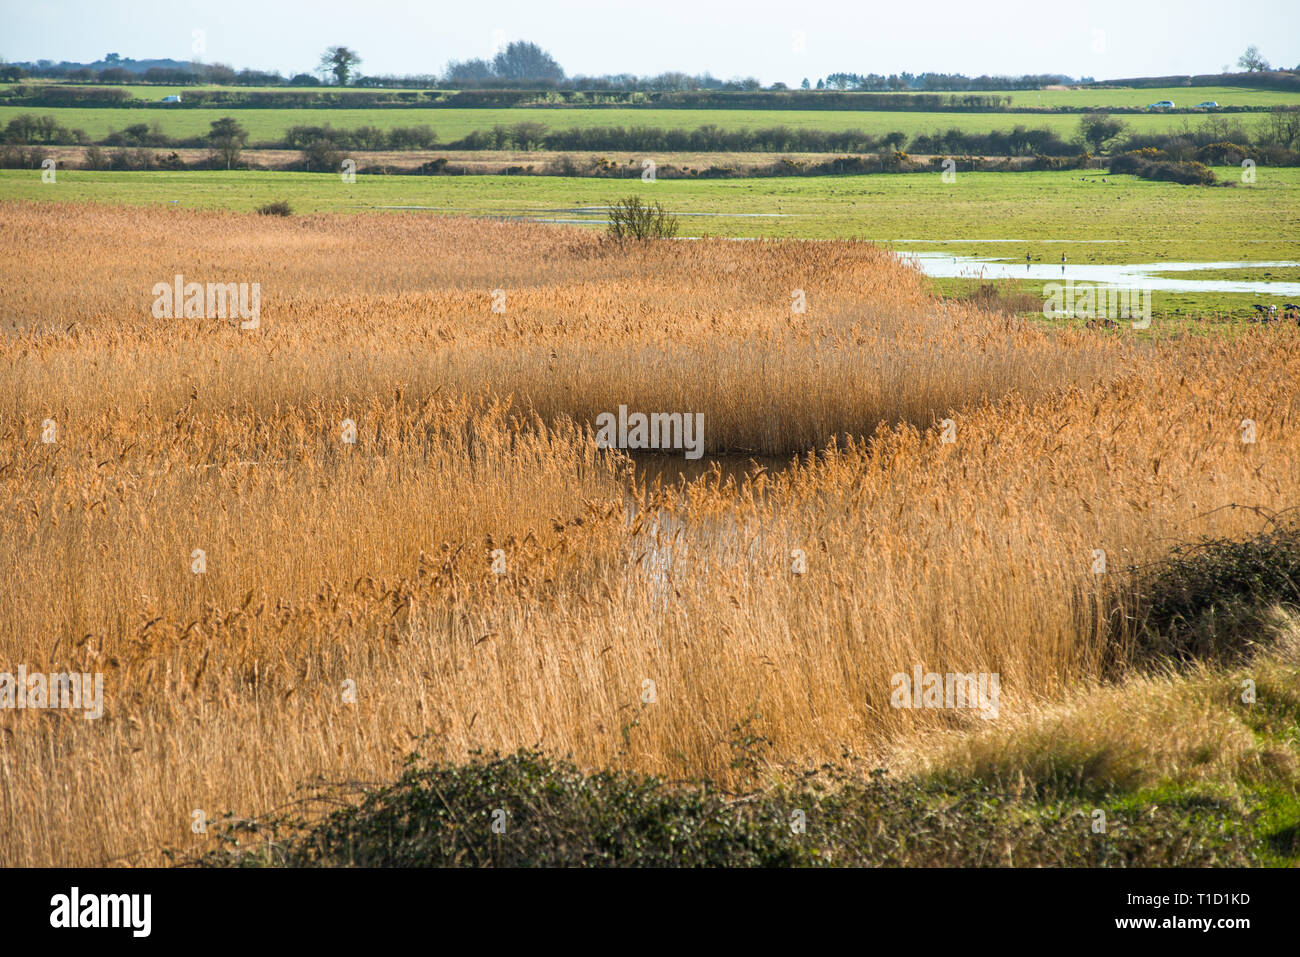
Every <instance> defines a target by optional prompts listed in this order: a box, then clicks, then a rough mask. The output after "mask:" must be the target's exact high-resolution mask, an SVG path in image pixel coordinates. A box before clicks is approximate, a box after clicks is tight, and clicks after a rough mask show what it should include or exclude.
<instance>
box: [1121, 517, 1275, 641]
mask: <svg viewBox="0 0 1300 957" xmlns="http://www.w3.org/2000/svg"><path fill="white" fill-rule="evenodd" d="M1136 580H1137V585H1136V588H1135V594H1136V600H1137V608H1138V612H1137V623H1138V635H1139V646H1140V648H1141V649H1142V650H1143V651H1144V652H1146V653H1148V654H1151V655H1153V656H1155V657H1170V658H1174V659H1178V660H1186V659H1191V658H1211V659H1234V658H1237V657H1241V656H1244V655H1245V654H1246V653H1247V652H1248V651H1249V649H1250V647H1251V646H1253V645H1254V644H1256V643H1258V642H1259V641H1260V640H1261V639H1262V638H1263V636H1265V635H1266V634H1267V633H1268V632H1267V630H1266V629H1264V628H1261V623H1262V621H1263V620H1264V616H1265V615H1267V614H1268V613H1269V612H1270V610H1271V609H1273V608H1275V607H1278V606H1281V607H1283V608H1284V609H1289V610H1290V611H1292V612H1300V527H1298V526H1296V525H1280V526H1276V527H1273V528H1271V529H1270V530H1267V531H1265V532H1262V533H1260V534H1258V535H1255V536H1253V537H1251V538H1246V539H1242V540H1236V541H1233V540H1225V539H1210V540H1205V541H1201V542H1196V543H1194V544H1189V545H1180V546H1177V547H1175V548H1174V549H1173V550H1172V551H1171V552H1170V554H1169V556H1168V557H1167V558H1165V559H1164V560H1163V561H1161V562H1158V563H1157V564H1155V565H1154V566H1151V567H1149V568H1145V569H1140V570H1138V572H1137V576H1136Z"/></svg>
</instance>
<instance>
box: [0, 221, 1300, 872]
mask: <svg viewBox="0 0 1300 957" xmlns="http://www.w3.org/2000/svg"><path fill="white" fill-rule="evenodd" d="M0 228H2V229H3V231H4V234H5V235H6V236H7V237H9V242H7V244H6V246H7V253H6V255H5V257H4V258H3V260H0V289H2V290H3V304H2V306H0V589H2V590H3V591H2V592H0V671H10V672H12V671H13V670H14V669H15V668H16V667H17V666H18V665H20V664H21V665H23V666H24V667H25V668H26V669H27V670H28V671H29V672H35V671H43V672H51V673H53V672H59V671H76V672H86V673H102V674H103V675H104V688H105V701H104V715H103V717H102V718H100V719H99V720H94V721H87V720H84V719H83V718H82V716H81V715H80V714H78V713H76V712H73V711H59V710H45V711H40V710H23V711H17V710H5V711H0V864H5V865H17V864H63V865H86V864H95V863H132V864H144V863H156V862H159V861H160V860H163V858H162V856H161V852H162V850H163V849H165V848H173V849H179V850H181V851H183V852H188V851H195V850H200V849H202V848H203V847H205V846H207V842H209V841H210V840H211V838H210V837H208V836H205V835H201V834H195V833H194V832H193V830H192V828H191V824H192V821H193V812H194V811H196V810H202V811H203V812H204V813H205V815H206V816H207V817H208V818H214V817H217V816H219V815H220V814H221V813H223V812H225V811H227V810H233V811H236V812H238V813H241V814H249V813H261V812H264V811H266V810H268V809H271V808H273V807H276V806H279V805H282V804H283V803H284V802H285V801H286V800H288V799H290V797H291V796H292V795H293V793H294V789H295V788H296V787H297V786H298V785H300V784H302V783H304V782H306V781H308V780H310V779H313V778H315V777H316V776H322V775H323V776H325V777H326V778H329V779H332V780H339V779H346V780H360V781H379V780H383V779H385V778H387V777H389V776H391V775H392V774H393V773H394V772H395V770H396V769H397V768H398V767H399V765H400V761H401V759H402V757H403V756H404V755H405V754H406V753H408V752H409V751H410V750H411V749H413V748H414V747H415V746H416V743H417V739H422V740H420V748H421V751H422V752H423V753H424V754H426V755H428V756H433V757H446V758H464V757H465V756H466V754H467V752H468V751H469V750H470V749H473V748H485V749H503V750H505V749H513V748H515V747H518V746H527V745H532V744H540V745H542V746H543V747H545V748H548V749H551V750H553V751H555V752H557V753H560V754H567V753H571V754H573V755H574V756H575V758H576V759H577V760H578V761H579V762H580V763H582V764H584V765H588V766H593V767H597V766H604V767H611V766H616V767H628V768H635V769H640V770H646V771H654V772H659V773H663V774H666V775H669V776H673V777H687V776H695V775H708V776H712V777H715V778H717V779H719V780H723V781H727V780H730V779H731V777H732V775H733V774H734V773H735V772H734V769H733V767H732V762H733V760H734V758H735V751H734V749H733V746H732V742H733V741H734V740H735V738H736V736H737V730H736V729H737V728H739V727H741V726H743V727H745V728H746V729H747V730H746V732H745V733H748V734H756V735H760V736H763V737H766V738H767V739H770V742H771V744H770V747H769V749H768V752H767V755H768V759H769V761H770V762H771V766H772V770H773V773H776V774H779V773H780V772H781V769H783V768H794V767H799V766H801V765H804V764H806V763H814V762H820V761H825V760H838V759H840V758H841V757H842V755H843V754H844V752H845V751H846V750H847V751H850V752H852V753H855V754H859V755H866V756H871V757H873V758H878V759H880V760H885V759H887V758H888V756H889V755H890V754H891V753H893V754H898V753H901V752H902V751H905V750H906V749H907V748H909V747H924V746H926V745H925V742H926V741H928V740H929V739H930V737H932V732H934V731H935V730H936V729H942V728H952V729H957V730H958V731H960V730H961V729H969V728H973V727H978V726H980V725H982V724H983V722H981V721H980V720H979V719H978V717H977V716H976V715H975V714H974V713H972V712H953V711H939V710H906V709H895V708H891V707H890V690H891V676H892V675H894V674H896V673H898V672H906V673H910V672H911V671H912V669H913V667H914V666H916V665H921V666H923V667H924V668H925V669H926V670H929V671H937V672H946V671H960V672H994V673H997V674H998V675H999V676H1000V687H1001V705H1000V713H1001V715H1003V716H1005V717H1006V718H1008V719H1014V717H1015V716H1016V715H1017V714H1018V713H1024V712H1025V711H1026V710H1028V709H1032V708H1035V707H1038V706H1040V705H1041V704H1042V703H1044V702H1050V701H1052V700H1055V699H1057V698H1059V697H1061V696H1062V695H1065V694H1066V693H1067V692H1068V691H1069V689H1071V688H1072V687H1075V686H1078V685H1079V684H1080V683H1086V682H1091V681H1095V680H1097V679H1100V678H1105V677H1111V676H1113V675H1115V674H1116V673H1119V672H1122V671H1123V669H1124V664H1125V640H1126V638H1127V637H1128V636H1126V635H1125V634H1124V633H1123V631H1122V629H1119V630H1116V629H1114V628H1113V627H1111V626H1109V625H1108V624H1107V623H1106V621H1104V620H1103V618H1102V616H1101V614H1100V613H1099V612H1098V611H1097V609H1098V608H1100V607H1103V606H1102V604H1101V602H1100V601H1099V599H1101V598H1102V597H1103V596H1104V595H1105V594H1107V589H1110V588H1113V587H1114V582H1115V581H1116V580H1117V575H1118V573H1119V572H1120V571H1121V570H1122V569H1123V568H1124V567H1125V566H1126V565H1128V564H1130V563H1134V562H1141V561H1148V560H1151V559H1153V558H1156V557H1159V556H1160V555H1161V554H1162V553H1163V552H1164V551H1165V550H1166V549H1167V548H1168V547H1169V545H1170V544H1172V543H1173V542H1175V541H1180V540H1186V539H1188V538H1193V537H1196V536H1199V535H1202V534H1234V533H1238V532H1242V531H1246V530H1250V529H1253V528H1255V527H1257V526H1258V524H1259V518H1258V515H1257V514H1256V513H1255V512H1252V511H1249V510H1247V509H1244V508H1228V507H1227V506H1230V505H1237V506H1251V507H1259V508H1265V509H1281V508H1285V507H1288V506H1291V505H1294V504H1295V503H1296V502H1297V501H1300V495H1298V494H1297V493H1298V492H1300V469H1298V468H1297V467H1296V465H1297V462H1298V461H1300V456H1298V455H1297V452H1298V451H1300V440H1298V439H1297V424H1298V423H1297V413H1300V400H1298V399H1297V397H1296V384H1297V382H1300V338H1298V337H1297V336H1296V334H1295V333H1294V331H1290V330H1271V331H1269V332H1268V333H1267V334H1263V335H1259V336H1255V335H1246V336H1243V337H1240V338H1238V339H1234V340H1232V341H1223V340H1214V339H1208V338H1206V339H1199V340H1183V341H1173V342H1163V343H1157V344H1145V345H1141V344H1137V343H1134V342H1133V341H1132V340H1131V338H1129V337H1127V336H1125V335H1120V336H1114V337H1106V338H1101V337H1097V336H1095V335H1084V334H1079V333H1072V332H1064V331H1056V332H1052V331H1043V330H1039V329H1036V328H1034V327H1031V326H1028V325H1026V324H1024V323H1022V322H1020V321H1018V320H1016V319H1013V318H1010V317H1006V316H1002V315H998V314H995V313H988V312H983V311H980V310H978V309H974V308H970V307H964V306H957V305H954V304H951V303H942V302H939V301H937V300H934V299H931V298H929V297H928V296H927V294H926V292H925V288H924V284H923V281H922V280H921V278H920V277H919V276H918V275H917V274H916V273H914V272H913V271H911V270H909V269H907V268H904V267H902V266H900V265H898V264H897V263H896V262H895V261H894V260H893V259H892V258H891V257H890V256H889V255H888V254H886V253H884V252H882V251H880V250H877V249H875V248H873V247H870V246H865V245H860V244H852V243H798V242H784V243H773V242H753V243H731V242H722V241H706V242H676V243H659V244H653V245H647V246H628V247H622V248H620V247H617V246H613V245H610V244H608V243H605V242H603V241H602V240H601V239H600V238H599V237H597V236H593V235H592V234H590V233H586V232H581V231H572V230H563V229H555V228H550V227H544V226H532V225H526V224H515V223H512V224H503V223H483V222H473V221H465V220H455V219H428V218H421V217H407V216H351V217H342V216H340V217H329V216H320V217H304V218H297V219H289V220H281V219H273V218H264V217H256V216H246V215H236V214H226V213H217V212H192V211H182V210H165V209H162V210H139V209H116V208H101V207H92V206H85V207H76V206H71V205H66V206H65V205H60V206H40V205H22V204H5V205H3V206H0ZM177 274H181V275H183V276H184V277H185V280H186V281H191V280H192V281H198V282H236V283H239V282H249V283H253V282H256V283H258V284H259V286H260V290H261V303H260V317H259V319H260V324H259V325H258V327H257V328H256V329H252V330H249V329H241V328H240V320H239V318H238V317H234V318H230V317H228V318H226V319H217V318H214V319H205V318H184V317H181V318H156V317H155V316H154V315H153V311H152V309H151V306H152V303H153V301H154V297H153V295H152V294H151V290H152V288H153V287H154V286H155V284H157V283H159V282H164V283H166V282H171V281H172V280H173V277H174V276H175V275H177ZM494 290H501V291H503V292H504V299H502V296H501V294H500V293H497V294H496V295H494ZM795 290H802V291H803V293H804V297H805V299H806V302H807V311H806V312H804V313H797V312H793V311H792V309H791V303H792V301H794V294H795ZM502 302H503V303H504V310H505V311H504V312H499V311H497V312H494V311H493V305H494V303H496V304H498V305H500V304H501V303H502ZM1157 321H1158V320H1157ZM620 404H622V405H626V406H628V407H629V408H631V409H641V410H646V411H650V410H677V411H690V412H700V413H703V415H704V422H705V436H706V447H707V449H708V451H709V452H711V453H716V452H720V451H729V452H737V451H739V452H746V453H755V454H757V453H765V454H775V455H781V456H784V457H786V458H793V457H794V456H795V455H796V454H797V453H801V452H804V453H806V452H809V451H812V450H820V451H821V453H822V454H820V455H818V456H810V455H803V456H802V457H801V458H800V459H799V461H798V464H797V465H795V466H794V467H790V468H786V469H784V470H771V471H768V472H765V473H761V474H760V475H759V476H758V477H757V478H756V479H754V480H752V481H745V482H741V483H736V482H733V481H726V480H723V479H722V478H721V475H720V474H719V475H718V476H717V477H715V478H714V479H713V480H708V479H706V480H703V481H697V482H695V483H694V484H691V485H690V486H689V487H686V488H684V489H683V488H672V489H667V488H655V487H650V488H647V487H646V485H645V484H644V483H642V482H640V481H639V480H638V479H637V472H636V471H635V469H634V467H633V465H632V462H631V460H630V459H629V458H628V457H627V456H626V455H624V454H621V453H613V452H604V451H601V450H600V449H598V448H597V446H596V442H595V440H594V435H593V430H592V428H591V426H592V423H593V422H594V421H595V418H596V416H597V415H598V414H599V413H601V412H606V411H612V410H615V409H617V407H618V406H619V405H620ZM943 419H951V420H952V426H951V429H950V435H951V437H953V438H954V439H955V441H953V442H951V443H948V442H944V441H943V433H944V428H943V427H942V426H941V424H940V423H941V421H942V420H943ZM1244 419H1249V420H1251V421H1252V422H1253V423H1254V428H1255V433H1254V438H1255V441H1254V442H1253V443H1251V442H1243V441H1242V439H1243V431H1242V427H1241V423H1242V421H1243V420H1244ZM345 420H350V421H351V422H353V423H355V427H356V433H355V434H356V441H355V443H349V442H346V441H344V431H343V430H344V428H345V425H344V423H345ZM50 423H53V425H54V433H53V438H54V441H43V439H44V438H48V437H50V434H49V424H50ZM1098 549H1101V550H1104V551H1105V553H1106V558H1107V567H1108V569H1109V571H1108V572H1107V574H1105V575H1097V574H1094V572H1093V569H1094V567H1095V552H1096V550H1098ZM196 550H199V551H200V552H201V554H202V566H203V571H202V573H201V574H196V573H195V571H194V568H195V562H196V561H197V559H196V557H195V556H196ZM794 551H798V552H800V553H802V555H803V556H804V560H805V561H806V572H805V573H803V574H797V573H796V572H795V571H794V569H793V564H794V562H793V560H792V557H791V555H792V552H794ZM494 562H495V563H496V566H497V567H496V569H495V571H494V567H493V566H494ZM496 572H503V573H500V574H498V573H496ZM647 682H651V683H652V684H647ZM651 698H652V699H653V700H648V699H651Z"/></svg>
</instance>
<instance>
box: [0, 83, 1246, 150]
mask: <svg viewBox="0 0 1300 957" xmlns="http://www.w3.org/2000/svg"><path fill="white" fill-rule="evenodd" d="M1050 92H1051V91H1047V92H1045V93H1044V94H1043V95H1044V96H1046V95H1048V93H1050ZM1135 92H1137V93H1140V94H1141V95H1142V96H1146V97H1154V96H1156V95H1157V93H1159V91H1152V90H1143V91H1135ZM1252 92H1253V91H1252ZM1027 95H1028V94H1027ZM1181 95H1184V96H1185V95H1186V94H1185V92H1184V93H1183V94H1181ZM1148 102H1151V101H1150V100H1148ZM1175 102H1177V101H1175ZM1198 102H1199V100H1198ZM23 113H27V114H37V115H42V116H45V115H49V116H53V117H54V118H55V119H56V120H57V121H58V123H59V124H60V125H62V126H65V127H67V128H68V129H80V130H84V131H85V132H86V134H87V135H88V136H90V137H91V138H92V139H101V138H103V137H104V136H107V135H108V134H109V133H110V132H112V131H114V130H122V129H125V128H126V127H128V126H130V125H132V124H135V123H147V124H149V125H150V126H152V125H154V124H155V123H156V124H157V125H158V127H159V129H161V131H162V132H163V133H164V134H166V135H167V136H169V137H173V138H187V137H195V136H202V135H204V134H206V133H207V132H208V130H209V129H210V127H211V124H212V122H213V120H217V119H220V118H221V117H223V116H232V117H234V118H235V119H237V120H238V121H239V123H240V125H242V126H243V127H244V128H245V129H247V130H248V132H249V143H250V145H256V144H257V143H262V142H274V141H278V140H280V139H281V138H283V136H284V133H285V131H286V130H288V129H289V128H290V127H292V126H325V125H327V124H328V125H329V126H333V127H335V128H345V129H352V128H356V127H360V126H374V127H379V128H380V129H383V130H385V131H387V130H391V129H393V128H395V127H407V126H421V125H428V126H431V127H432V128H433V130H434V131H435V132H436V133H437V134H438V138H439V140H441V141H442V142H444V143H446V142H453V141H456V140H459V139H462V138H463V137H465V136H467V135H468V134H470V133H472V132H474V131H476V130H490V129H492V127H494V126H498V125H504V126H510V125H513V124H516V123H528V122H533V123H542V124H544V125H545V126H546V127H548V129H550V130H564V129H569V128H580V129H589V128H595V127H614V126H623V127H633V126H652V127H660V128H663V129H686V130H690V129H695V128H697V127H700V126H707V125H710V124H713V125H716V126H718V127H721V128H722V129H727V130H737V129H746V130H756V129H764V128H769V127H774V126H787V127H790V128H793V129H809V130H825V131H831V132H838V131H844V130H861V131H862V132H864V133H868V134H871V135H873V136H884V135H886V134H888V133H891V132H895V131H897V132H901V133H904V134H906V135H907V136H908V137H909V138H910V137H912V136H915V135H917V134H919V133H933V132H935V131H938V130H948V129H951V128H957V129H961V130H963V131H964V132H967V133H977V134H982V133H990V132H993V131H995V130H1010V129H1011V128H1013V127H1015V126H1017V125H1020V126H1026V127H1028V128H1030V129H1050V130H1052V131H1053V132H1055V133H1057V134H1058V135H1060V136H1063V137H1069V136H1073V135H1075V133H1077V131H1078V128H1079V116H1078V114H1072V113H972V112H965V113H962V112H945V113H921V112H903V111H893V112H891V111H884V110H881V111H868V110H861V111H858V110H836V111H831V110H688V109H638V108H622V107H620V108H582V107H558V108H554V109H551V108H543V107H516V108H510V109H427V108H426V109H419V108H411V109H401V108H394V109H355V110H354V109H331V108H328V107H327V108H315V109H247V108H242V109H241V108H231V107H226V108H221V107H215V108H212V109H207V108H204V109H184V108H182V109H176V110H174V111H173V110H165V109H161V108H159V109H141V108H134V109H133V108H129V107H126V108H116V107H107V108H93V107H13V106H7V107H0V124H4V123H8V122H9V121H10V120H11V119H13V118H14V117H15V116H18V115H19V114H23ZM1119 119H1121V120H1123V121H1124V122H1125V123H1127V124H1128V126H1129V127H1130V129H1132V130H1133V131H1134V132H1139V133H1160V132H1170V131H1174V130H1180V129H1183V128H1184V126H1188V127H1195V126H1197V125H1199V124H1200V123H1202V122H1203V120H1204V117H1202V116H1200V115H1198V114H1177V113H1174V114H1161V113H1150V114H1123V115H1120V116H1119ZM1223 119H1224V120H1226V121H1228V122H1233V121H1239V122H1241V123H1242V124H1244V125H1247V126H1250V125H1253V124H1255V123H1256V122H1258V119H1259V118H1258V115H1256V114H1228V115H1227V116H1224V117H1223Z"/></svg>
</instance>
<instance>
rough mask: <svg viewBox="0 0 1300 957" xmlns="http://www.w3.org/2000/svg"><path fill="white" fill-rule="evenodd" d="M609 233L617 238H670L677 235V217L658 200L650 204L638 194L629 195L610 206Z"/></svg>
mask: <svg viewBox="0 0 1300 957" xmlns="http://www.w3.org/2000/svg"><path fill="white" fill-rule="evenodd" d="M609 235H610V236H612V237H613V238H614V239H617V240H624V239H638V240H639V239H670V238H672V237H673V236H676V235H677V217H675V216H672V215H670V214H669V213H668V211H667V210H665V209H664V208H663V206H662V205H660V203H659V201H658V200H655V203H654V205H653V206H652V205H650V204H648V203H644V202H642V201H641V198H640V197H639V196H629V197H627V198H626V199H621V200H619V201H618V202H617V203H615V204H614V205H613V206H611V207H610V210H609Z"/></svg>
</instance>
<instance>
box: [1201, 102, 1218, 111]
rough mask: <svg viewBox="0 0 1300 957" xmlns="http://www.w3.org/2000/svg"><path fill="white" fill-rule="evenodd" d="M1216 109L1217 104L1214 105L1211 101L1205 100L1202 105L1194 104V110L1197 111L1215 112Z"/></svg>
mask: <svg viewBox="0 0 1300 957" xmlns="http://www.w3.org/2000/svg"><path fill="white" fill-rule="evenodd" d="M1218 108H1219V104H1218V103H1215V102H1214V101H1213V100H1206V101H1205V102H1204V103H1197V104H1196V109H1198V110H1217V109H1218Z"/></svg>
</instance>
